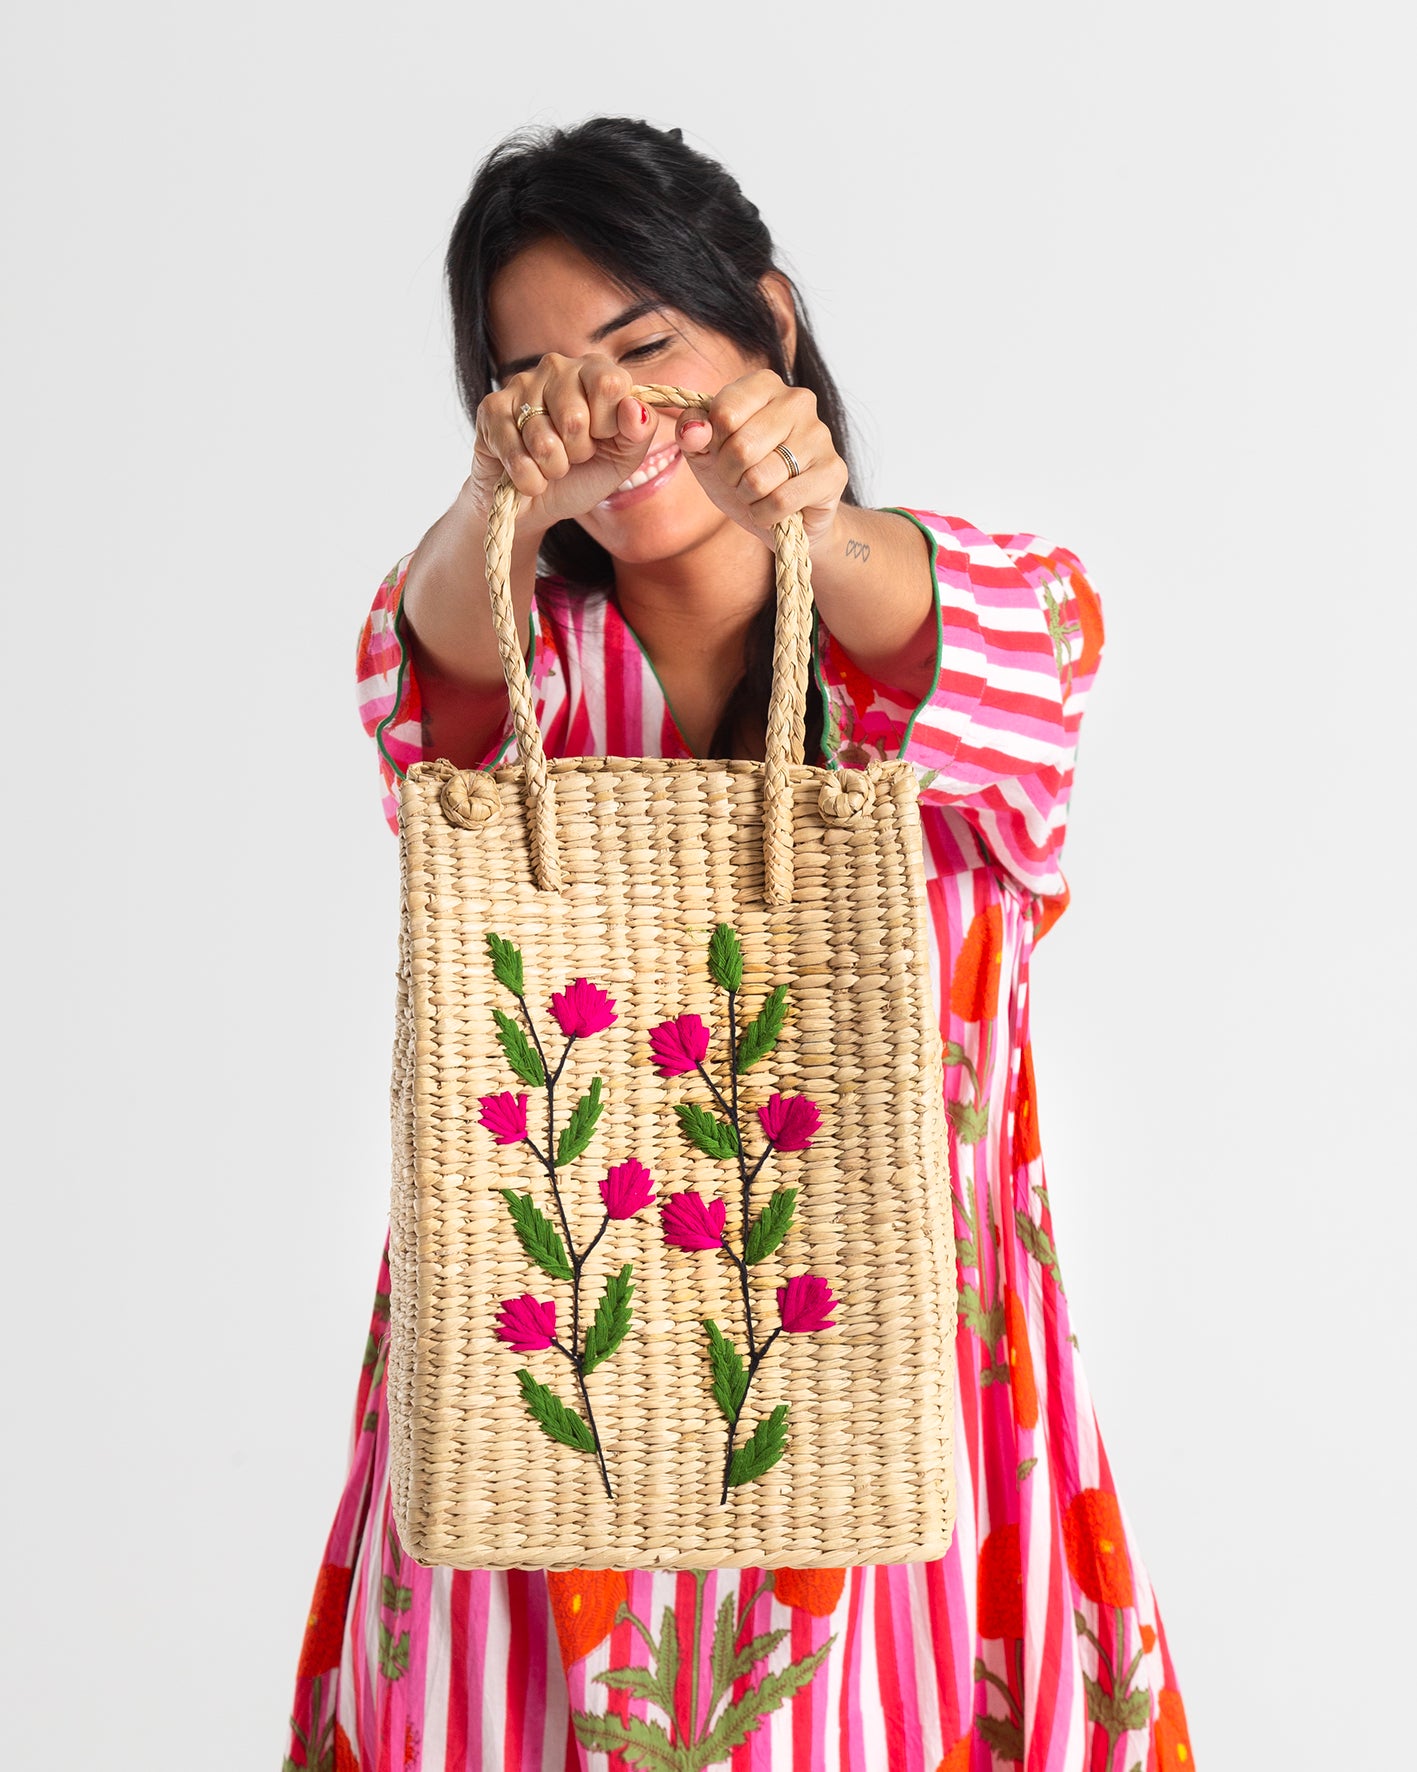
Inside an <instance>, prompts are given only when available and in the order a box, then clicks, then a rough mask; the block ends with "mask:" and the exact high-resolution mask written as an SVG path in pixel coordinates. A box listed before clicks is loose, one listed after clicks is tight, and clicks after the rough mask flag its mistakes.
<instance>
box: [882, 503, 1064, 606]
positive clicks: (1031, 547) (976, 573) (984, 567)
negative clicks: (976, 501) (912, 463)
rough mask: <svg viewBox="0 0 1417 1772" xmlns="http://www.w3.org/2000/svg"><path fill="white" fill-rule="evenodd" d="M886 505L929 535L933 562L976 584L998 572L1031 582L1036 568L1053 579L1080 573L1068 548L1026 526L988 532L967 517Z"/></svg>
mask: <svg viewBox="0 0 1417 1772" xmlns="http://www.w3.org/2000/svg"><path fill="white" fill-rule="evenodd" d="M890 508H891V509H892V510H895V511H898V512H900V513H901V515H902V516H906V517H909V518H910V519H911V520H912V521H913V522H915V523H917V524H918V525H919V526H920V528H922V529H924V530H925V531H927V533H928V534H929V535H930V536H931V537H933V539H934V542H935V554H936V563H937V566H944V567H945V568H946V569H953V570H956V571H961V570H962V571H964V572H966V573H968V574H969V576H970V577H971V578H972V579H975V580H976V581H977V582H980V583H984V584H987V583H988V582H989V579H990V575H991V574H1002V575H1003V576H1004V578H1005V579H1006V580H1008V581H1010V582H1015V583H1016V582H1017V580H1018V578H1019V577H1020V576H1021V577H1023V578H1024V579H1026V580H1027V581H1028V583H1029V584H1030V585H1034V586H1036V585H1037V583H1038V577H1039V573H1040V572H1043V573H1045V574H1046V575H1047V576H1048V577H1054V578H1056V577H1057V576H1059V575H1060V574H1061V575H1062V576H1063V577H1065V578H1072V577H1073V576H1074V574H1076V575H1077V576H1079V577H1084V576H1085V568H1084V567H1083V563H1082V561H1081V560H1080V559H1079V558H1078V556H1077V555H1076V554H1075V553H1074V552H1073V550H1072V549H1071V548H1067V547H1064V546H1063V545H1062V543H1061V542H1055V541H1050V540H1049V539H1048V538H1047V537H1046V536H1042V535H1036V534H1035V533H1034V532H1033V531H1032V530H1028V529H1009V530H998V529H996V530H989V529H984V528H981V527H980V526H979V525H978V524H977V523H972V522H970V520H969V519H968V518H967V517H959V516H949V515H946V514H945V513H943V512H941V511H932V510H924V509H917V508H916V507H914V506H912V505H893V506H891V507H890Z"/></svg>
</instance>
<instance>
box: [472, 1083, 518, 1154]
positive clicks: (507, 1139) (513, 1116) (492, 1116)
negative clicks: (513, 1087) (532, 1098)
mask: <svg viewBox="0 0 1417 1772" xmlns="http://www.w3.org/2000/svg"><path fill="white" fill-rule="evenodd" d="M478 1105H479V1106H480V1107H481V1109H482V1112H481V1113H480V1114H479V1115H478V1116H477V1117H478V1119H479V1120H481V1122H482V1124H483V1125H484V1126H485V1127H486V1128H487V1130H488V1131H489V1132H490V1133H491V1134H492V1136H493V1138H495V1139H496V1140H497V1142H498V1144H520V1143H521V1141H522V1140H523V1139H524V1138H525V1137H526V1097H525V1096H524V1095H513V1094H512V1093H511V1092H510V1091H509V1090H505V1089H504V1090H503V1091H502V1093H501V1094H500V1095H484V1096H481V1097H480V1098H479V1102H478Z"/></svg>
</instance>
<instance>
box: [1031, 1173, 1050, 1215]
mask: <svg viewBox="0 0 1417 1772" xmlns="http://www.w3.org/2000/svg"><path fill="white" fill-rule="evenodd" d="M1033 1191H1034V1193H1035V1194H1037V1195H1038V1197H1039V1199H1040V1200H1042V1202H1043V1210H1044V1211H1045V1212H1046V1211H1048V1209H1049V1208H1048V1190H1047V1188H1046V1187H1044V1185H1043V1183H1042V1182H1041V1181H1035V1182H1034V1184H1033Z"/></svg>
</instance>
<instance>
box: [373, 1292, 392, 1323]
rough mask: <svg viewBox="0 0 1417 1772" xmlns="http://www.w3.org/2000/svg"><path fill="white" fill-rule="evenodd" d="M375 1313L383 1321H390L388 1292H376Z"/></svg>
mask: <svg viewBox="0 0 1417 1772" xmlns="http://www.w3.org/2000/svg"><path fill="white" fill-rule="evenodd" d="M374 1315H375V1316H376V1317H377V1318H379V1319H380V1321H381V1322H387V1321H388V1316H389V1295H388V1293H387V1292H376V1293H375V1294H374Z"/></svg>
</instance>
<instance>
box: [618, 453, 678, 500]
mask: <svg viewBox="0 0 1417 1772" xmlns="http://www.w3.org/2000/svg"><path fill="white" fill-rule="evenodd" d="M679 454H680V450H679V445H678V444H677V443H671V444H670V446H669V448H668V449H660V450H656V452H655V453H654V454H653V455H647V456H646V457H645V458H644V460H643V461H642V462H641V463H640V465H639V467H637V468H636V469H635V471H634V473H633V474H631V475H630V477H629V479H628V480H622V481H621V482H620V484H619V485H618V486H617V487H616V488H615V492H633V491H634V489H635V487H636V486H646V485H648V483H649V482H650V481H651V480H653V479H654V478H655V476H656V475H658V474H662V473H663V472H664V470H665V469H666V468H667V467H670V466H671V465H672V464H673V463H674V462H675V461H677V460H678V458H679ZM610 496H611V497H612V498H613V497H614V496H615V494H614V493H612V494H611V495H610Z"/></svg>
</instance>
